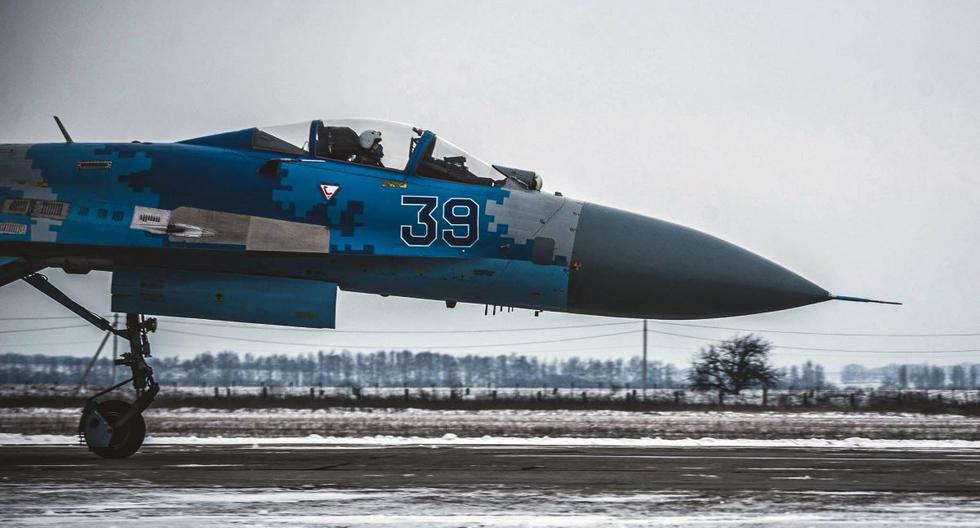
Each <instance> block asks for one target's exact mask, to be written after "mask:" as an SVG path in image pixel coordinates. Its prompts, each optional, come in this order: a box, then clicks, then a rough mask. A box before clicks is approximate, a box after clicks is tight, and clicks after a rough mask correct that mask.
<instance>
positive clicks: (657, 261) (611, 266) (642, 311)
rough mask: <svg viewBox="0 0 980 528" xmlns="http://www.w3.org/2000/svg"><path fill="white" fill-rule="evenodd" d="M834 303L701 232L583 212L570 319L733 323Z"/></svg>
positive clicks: (618, 214)
mask: <svg viewBox="0 0 980 528" xmlns="http://www.w3.org/2000/svg"><path fill="white" fill-rule="evenodd" d="M829 299H830V294H829V293H828V292H827V291H825V290H824V289H823V288H820V287H819V286H817V285H815V284H813V283H812V282H810V281H808V280H806V279H804V278H803V277H800V276H799V275H796V274H795V273H793V272H791V271H789V270H787V269H786V268H783V267H782V266H779V265H778V264H775V263H774V262H771V261H769V260H766V259H764V258H762V257H760V256H758V255H756V254H754V253H752V252H750V251H746V250H744V249H742V248H740V247H738V246H736V245H734V244H730V243H728V242H725V241H724V240H721V239H719V238H715V237H713V236H711V235H707V234H705V233H702V232H700V231H696V230H694V229H690V228H687V227H683V226H680V225H677V224H672V223H670V222H664V221H662V220H657V219H654V218H648V217H645V216H641V215H637V214H633V213H628V212H625V211H620V210H617V209H612V208H609V207H603V206H599V205H594V204H586V205H585V206H584V207H583V208H582V212H581V216H580V219H579V224H578V228H577V229H576V236H575V245H574V247H573V251H572V264H571V271H570V274H569V288H568V311H570V312H575V313H585V314H594V315H613V316H619V317H636V318H651V319H703V318H711V317H729V316H734V315H745V314H752V313H760V312H770V311H774V310H784V309H787V308H793V307H797V306H803V305H807V304H812V303H817V302H821V301H826V300H829Z"/></svg>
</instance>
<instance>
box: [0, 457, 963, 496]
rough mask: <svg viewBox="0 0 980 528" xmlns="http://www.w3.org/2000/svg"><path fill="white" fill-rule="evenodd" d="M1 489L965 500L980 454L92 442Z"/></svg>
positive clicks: (36, 465) (9, 472) (17, 474)
mask: <svg viewBox="0 0 980 528" xmlns="http://www.w3.org/2000/svg"><path fill="white" fill-rule="evenodd" d="M0 475H2V477H0V478H2V481H0V482H2V483H3V484H53V485H57V484H78V483H92V482H98V483H99V484H100V485H104V486H109V485H111V486H125V485H127V484H134V483H138V484H140V485H147V484H149V485H155V486H164V487H179V488H187V487H205V486H207V487H227V488H250V487H270V486H271V487H300V486H318V487H339V488H346V489H356V488H372V489H373V488H379V487H380V488H384V487H395V488H397V487H419V486H424V487H446V486H469V485H474V484H480V485H486V486H502V487H522V488H541V489H544V488H548V489H553V490H590V491H599V492H605V491H610V492H621V491H624V492H627V491H628V492H637V491H656V490H677V489H683V490H691V491H711V492H727V491H739V492H741V491H752V490H755V491H770V490H787V491H804V490H805V491H833V492H837V493H840V492H917V493H955V494H963V495H971V496H976V497H977V498H978V500H980V452H978V451H977V450H934V449H928V450H926V449H923V450H914V451H899V450H843V449H803V448H721V447H711V448H698V447H691V448H627V447H617V448H599V447H588V448H561V447H553V448H541V447H533V448H532V447H528V448H515V447H494V446H472V447H459V446H451V447H449V446H447V447H376V446H371V447H351V446H343V447H340V446H337V447H334V446H319V445H318V446H302V445H299V446H294V445H291V446H262V447H253V446H221V445H218V446H215V445H210V446H200V447H197V446H186V445H175V446H166V445H150V446H144V447H143V449H142V450H141V451H140V452H139V453H137V454H136V455H135V456H133V457H131V458H129V459H123V460H105V459H100V458H97V457H96V456H94V455H93V454H91V453H89V452H88V451H87V450H86V449H85V448H83V447H66V446H4V447H2V448H0Z"/></svg>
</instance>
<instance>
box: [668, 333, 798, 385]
mask: <svg viewBox="0 0 980 528" xmlns="http://www.w3.org/2000/svg"><path fill="white" fill-rule="evenodd" d="M771 348H772V345H771V344H770V343H769V342H768V341H766V340H764V339H762V338H761V337H757V336H755V335H752V334H749V335H747V336H744V337H740V336H736V337H734V338H732V339H728V340H725V341H722V342H721V344H719V345H711V346H709V347H708V348H702V349H701V352H700V353H699V354H698V355H697V357H695V358H694V361H693V362H692V364H691V370H690V371H689V372H688V375H687V379H688V382H690V384H691V388H693V389H694V390H703V391H707V390H715V391H719V392H720V393H727V394H738V393H740V392H741V391H742V390H744V389H748V388H751V387H756V386H763V387H768V386H771V385H773V384H774V383H775V382H776V379H777V377H778V375H777V373H776V369H775V368H774V367H773V366H772V365H771V364H770V363H769V351H770V350H771Z"/></svg>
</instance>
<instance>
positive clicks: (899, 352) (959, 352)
mask: <svg viewBox="0 0 980 528" xmlns="http://www.w3.org/2000/svg"><path fill="white" fill-rule="evenodd" d="M650 332H653V333H655V334H662V335H668V336H674V337H684V338H687V339H698V340H701V341H709V342H712V343H719V342H721V340H720V339H714V338H710V337H701V336H692V335H688V334H678V333H674V332H664V331H663V330H650ZM773 348H782V349H786V350H807V351H811V352H848V353H855V354H969V353H977V352H980V349H957V350H860V349H851V348H816V347H797V346H787V345H778V344H773Z"/></svg>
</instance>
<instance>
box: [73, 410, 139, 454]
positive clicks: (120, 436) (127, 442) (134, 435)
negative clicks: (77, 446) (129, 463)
mask: <svg viewBox="0 0 980 528" xmlns="http://www.w3.org/2000/svg"><path fill="white" fill-rule="evenodd" d="M130 406H131V405H130V403H129V402H125V401H122V400H106V401H103V402H99V404H98V405H97V406H96V409H97V410H98V411H99V414H100V415H102V417H103V418H105V420H106V421H107V422H109V425H111V426H112V427H113V431H112V441H110V442H109V447H95V446H92V445H91V444H89V449H90V450H91V451H92V452H93V453H95V454H96V455H99V456H100V457H102V458H126V457H128V456H131V455H132V454H133V453H135V452H136V451H138V450H139V448H140V446H142V445H143V438H145V437H146V422H145V421H144V420H143V414H142V413H141V414H137V415H136V416H133V417H132V418H131V419H130V420H129V421H128V422H126V425H125V426H124V427H122V428H121V429H117V428H116V427H115V425H116V421H117V420H119V418H122V415H123V414H126V411H128V410H129V408H130ZM85 441H86V443H88V438H86V439H85Z"/></svg>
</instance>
